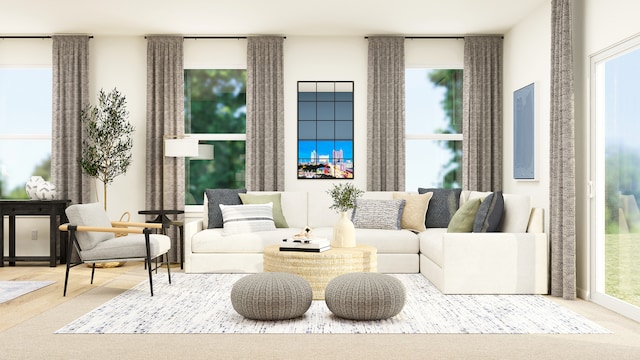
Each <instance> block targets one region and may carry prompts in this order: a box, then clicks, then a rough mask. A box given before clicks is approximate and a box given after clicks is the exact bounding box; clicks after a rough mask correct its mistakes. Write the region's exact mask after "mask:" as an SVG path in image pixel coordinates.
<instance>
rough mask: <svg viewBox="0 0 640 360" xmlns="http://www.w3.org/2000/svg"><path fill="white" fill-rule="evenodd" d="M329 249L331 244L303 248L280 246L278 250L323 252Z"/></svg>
mask: <svg viewBox="0 0 640 360" xmlns="http://www.w3.org/2000/svg"><path fill="white" fill-rule="evenodd" d="M327 250H331V246H325V247H321V248H315V249H314V248H304V247H282V246H280V251H299V252H323V251H327Z"/></svg>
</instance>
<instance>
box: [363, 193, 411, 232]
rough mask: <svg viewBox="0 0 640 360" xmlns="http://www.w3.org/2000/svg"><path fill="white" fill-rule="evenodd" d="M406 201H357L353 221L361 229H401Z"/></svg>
mask: <svg viewBox="0 0 640 360" xmlns="http://www.w3.org/2000/svg"><path fill="white" fill-rule="evenodd" d="M404 203H405V201H404V200H400V199H398V200H374V199H357V200H356V207H355V208H354V209H353V213H352V214H351V221H353V225H354V226H355V227H356V228H361V229H389V230H399V229H401V227H400V224H401V219H402V210H403V209H404Z"/></svg>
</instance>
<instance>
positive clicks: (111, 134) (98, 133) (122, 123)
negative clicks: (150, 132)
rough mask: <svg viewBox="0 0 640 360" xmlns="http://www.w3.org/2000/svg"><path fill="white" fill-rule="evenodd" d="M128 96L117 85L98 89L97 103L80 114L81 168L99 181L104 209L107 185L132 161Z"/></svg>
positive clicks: (123, 172)
mask: <svg viewBox="0 0 640 360" xmlns="http://www.w3.org/2000/svg"><path fill="white" fill-rule="evenodd" d="M126 107H127V99H126V97H125V96H124V95H122V94H121V93H120V92H119V91H118V90H117V89H116V88H114V89H113V90H111V92H109V93H105V92H104V91H103V90H102V89H101V90H100V92H99V93H98V105H97V106H92V105H89V106H87V107H86V108H85V109H84V110H82V113H81V115H80V118H81V121H82V129H83V131H84V137H83V138H82V156H81V158H80V160H79V163H80V167H81V168H82V171H83V172H84V173H85V174H87V175H89V176H91V177H94V178H96V179H98V180H100V181H102V184H103V189H104V209H105V210H106V209H107V185H109V184H110V183H112V182H113V180H114V179H115V178H116V177H117V176H118V175H123V174H125V173H126V172H127V169H128V168H129V166H130V165H131V149H132V148H133V137H132V134H133V132H134V131H135V129H134V127H133V125H131V123H129V121H128V120H127V118H128V117H129V112H128V111H127V108H126Z"/></svg>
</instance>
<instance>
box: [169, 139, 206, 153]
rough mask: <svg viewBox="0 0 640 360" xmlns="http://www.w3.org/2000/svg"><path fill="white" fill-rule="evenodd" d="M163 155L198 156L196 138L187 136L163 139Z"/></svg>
mask: <svg viewBox="0 0 640 360" xmlns="http://www.w3.org/2000/svg"><path fill="white" fill-rule="evenodd" d="M164 156H169V157H188V156H198V139H195V138H188V137H184V138H178V139H164Z"/></svg>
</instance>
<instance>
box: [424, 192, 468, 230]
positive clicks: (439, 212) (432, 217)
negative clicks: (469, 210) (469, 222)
mask: <svg viewBox="0 0 640 360" xmlns="http://www.w3.org/2000/svg"><path fill="white" fill-rule="evenodd" d="M428 192H432V193H433V196H432V197H431V200H430V201H429V208H428V209H427V218H426V220H425V226H426V227H428V228H446V227H447V226H449V222H450V221H451V217H452V216H453V214H455V213H456V210H458V207H459V204H460V193H461V192H462V189H425V188H418V193H419V194H426V193H428Z"/></svg>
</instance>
